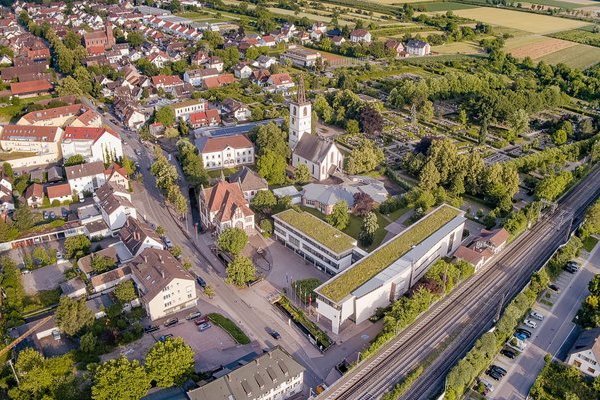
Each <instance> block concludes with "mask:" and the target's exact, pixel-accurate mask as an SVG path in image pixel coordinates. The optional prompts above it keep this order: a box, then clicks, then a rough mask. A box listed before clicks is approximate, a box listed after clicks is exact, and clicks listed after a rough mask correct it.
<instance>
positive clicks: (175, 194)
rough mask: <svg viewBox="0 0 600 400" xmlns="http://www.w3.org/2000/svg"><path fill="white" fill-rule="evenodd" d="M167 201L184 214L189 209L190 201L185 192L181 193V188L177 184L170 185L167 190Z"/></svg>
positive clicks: (179, 212)
mask: <svg viewBox="0 0 600 400" xmlns="http://www.w3.org/2000/svg"><path fill="white" fill-rule="evenodd" d="M167 201H168V202H169V203H171V204H172V205H173V207H174V208H175V211H176V212H177V213H178V214H180V215H183V214H185V213H186V212H187V210H188V202H187V199H186V198H185V196H184V195H183V193H181V189H179V187H177V186H174V185H173V186H169V188H168V190H167Z"/></svg>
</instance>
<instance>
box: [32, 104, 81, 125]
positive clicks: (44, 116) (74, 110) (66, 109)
mask: <svg viewBox="0 0 600 400" xmlns="http://www.w3.org/2000/svg"><path fill="white" fill-rule="evenodd" d="M83 111H85V108H84V107H83V106H82V105H81V104H71V105H68V106H62V107H55V108H49V109H46V110H37V111H31V112H29V113H27V114H25V115H23V116H22V117H21V118H23V119H25V120H26V121H27V122H29V123H31V124H35V123H36V122H40V121H45V120H49V119H54V118H61V117H67V116H73V115H78V114H79V113H81V112H83Z"/></svg>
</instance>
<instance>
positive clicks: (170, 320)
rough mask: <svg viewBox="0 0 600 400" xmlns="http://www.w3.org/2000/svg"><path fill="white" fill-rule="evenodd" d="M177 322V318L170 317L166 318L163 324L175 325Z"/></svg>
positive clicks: (167, 325)
mask: <svg viewBox="0 0 600 400" xmlns="http://www.w3.org/2000/svg"><path fill="white" fill-rule="evenodd" d="M178 322H179V318H171V319H168V320H167V321H166V322H165V326H166V327H169V326H173V325H175V324H176V323H178Z"/></svg>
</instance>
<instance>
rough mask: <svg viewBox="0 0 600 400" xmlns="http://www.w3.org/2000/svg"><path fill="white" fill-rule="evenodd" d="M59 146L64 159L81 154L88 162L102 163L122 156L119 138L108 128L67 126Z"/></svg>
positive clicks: (121, 145)
mask: <svg viewBox="0 0 600 400" xmlns="http://www.w3.org/2000/svg"><path fill="white" fill-rule="evenodd" d="M60 146H61V151H62V155H63V158H64V159H65V160H67V159H69V157H72V156H74V155H82V156H83V157H84V158H85V160H86V161H88V162H94V161H102V162H104V163H110V162H114V161H118V160H120V159H121V158H123V144H122V142H121V138H120V137H119V134H118V133H116V132H114V131H113V130H112V129H109V128H94V127H72V126H68V127H67V128H65V134H64V135H63V140H62V143H61V145H60Z"/></svg>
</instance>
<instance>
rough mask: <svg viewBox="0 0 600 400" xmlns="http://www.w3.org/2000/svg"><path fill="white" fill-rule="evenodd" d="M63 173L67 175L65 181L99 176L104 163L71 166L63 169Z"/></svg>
mask: <svg viewBox="0 0 600 400" xmlns="http://www.w3.org/2000/svg"><path fill="white" fill-rule="evenodd" d="M65 172H66V174H67V180H71V179H79V178H84V177H86V176H94V175H100V174H103V173H104V163H103V162H102V161H94V162H91V163H85V164H79V165H73V166H71V167H65Z"/></svg>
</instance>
